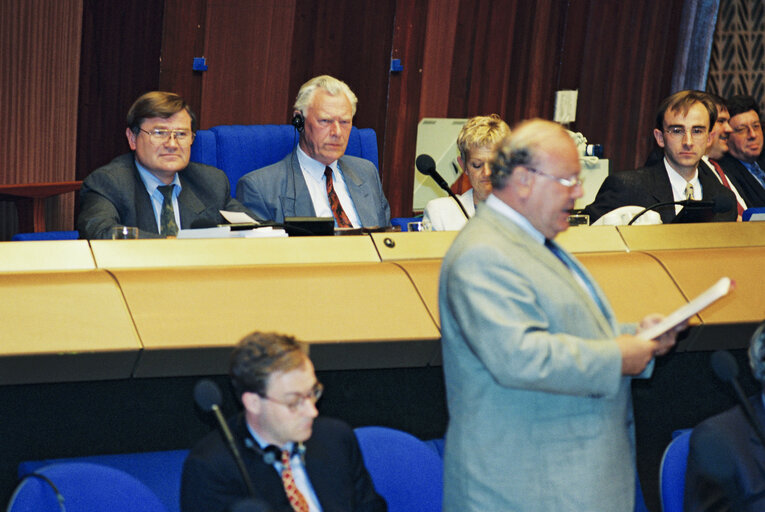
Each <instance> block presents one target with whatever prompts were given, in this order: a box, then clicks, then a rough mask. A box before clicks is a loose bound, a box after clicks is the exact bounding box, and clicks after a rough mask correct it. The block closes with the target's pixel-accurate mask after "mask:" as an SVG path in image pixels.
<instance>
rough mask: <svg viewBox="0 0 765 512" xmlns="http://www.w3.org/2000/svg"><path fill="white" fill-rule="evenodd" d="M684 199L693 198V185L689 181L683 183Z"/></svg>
mask: <svg viewBox="0 0 765 512" xmlns="http://www.w3.org/2000/svg"><path fill="white" fill-rule="evenodd" d="M685 199H693V185H692V184H691V182H690V181H689V182H688V183H686V184H685Z"/></svg>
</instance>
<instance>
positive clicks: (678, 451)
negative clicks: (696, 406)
mask: <svg viewBox="0 0 765 512" xmlns="http://www.w3.org/2000/svg"><path fill="white" fill-rule="evenodd" d="M691 432H692V429H685V430H679V431H677V432H675V438H674V439H672V441H671V442H670V443H669V446H667V449H666V450H664V455H663V456H662V458H661V465H660V466H659V496H660V497H661V509H662V510H663V512H683V494H684V492H685V468H686V466H687V465H688V451H689V449H690V441H691Z"/></svg>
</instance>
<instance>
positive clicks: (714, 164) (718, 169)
mask: <svg viewBox="0 0 765 512" xmlns="http://www.w3.org/2000/svg"><path fill="white" fill-rule="evenodd" d="M709 162H710V163H711V164H712V168H713V169H714V170H715V172H716V173H717V174H718V176H720V180H721V181H722V184H723V185H725V187H726V188H728V189H730V191H731V192H733V189H732V188H731V186H730V182H729V181H728V177H727V176H725V173H724V172H723V170H722V167H720V164H718V163H717V162H715V161H714V160H710V161H709ZM736 209H737V210H738V216H739V217H741V215H742V214H743V213H744V207H743V206H741V203H740V202H739V200H738V197H737V198H736Z"/></svg>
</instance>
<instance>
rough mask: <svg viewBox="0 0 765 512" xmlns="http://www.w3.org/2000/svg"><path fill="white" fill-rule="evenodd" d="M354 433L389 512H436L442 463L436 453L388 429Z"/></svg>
mask: <svg viewBox="0 0 765 512" xmlns="http://www.w3.org/2000/svg"><path fill="white" fill-rule="evenodd" d="M354 432H355V433H356V438H357V439H358V440H359V445H360V446H361V454H362V456H363V457H364V464H366V467H367V469H368V470H369V474H370V475H371V476H372V482H373V483H374V485H375V489H377V492H378V493H380V495H381V496H382V497H383V498H385V500H386V501H387V502H388V511H389V512H440V510H441V494H442V491H443V462H442V460H441V457H439V456H438V453H437V452H436V450H434V449H433V448H431V447H430V446H428V445H427V444H426V443H425V442H424V441H420V440H419V439H417V438H416V437H414V436H413V435H411V434H407V433H406V432H401V431H400V430H395V429H392V428H386V427H359V428H357V429H355V431H354Z"/></svg>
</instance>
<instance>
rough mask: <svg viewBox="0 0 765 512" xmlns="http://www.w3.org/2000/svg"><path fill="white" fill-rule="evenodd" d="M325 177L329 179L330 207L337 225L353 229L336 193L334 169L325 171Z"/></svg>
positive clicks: (328, 194) (328, 168) (329, 168)
mask: <svg viewBox="0 0 765 512" xmlns="http://www.w3.org/2000/svg"><path fill="white" fill-rule="evenodd" d="M324 176H325V177H326V178H327V197H329V207H330V208H331V209H332V215H334V217H335V223H336V224H337V227H339V228H352V227H353V224H351V221H350V220H348V216H347V215H346V214H345V210H343V205H341V204H340V198H339V197H337V194H336V193H335V187H334V185H333V184H332V168H331V167H327V168H326V169H324Z"/></svg>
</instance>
